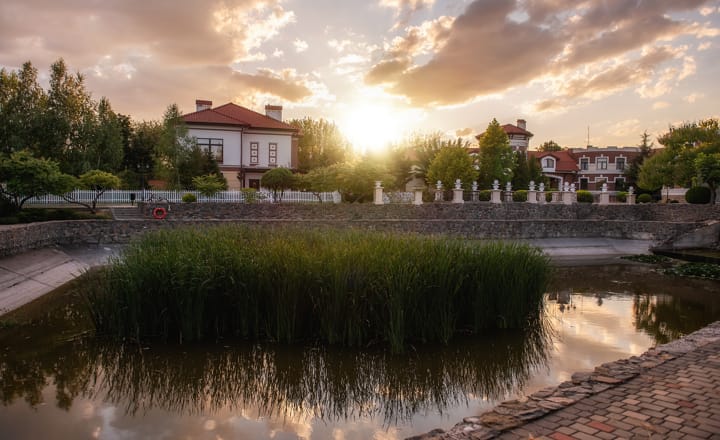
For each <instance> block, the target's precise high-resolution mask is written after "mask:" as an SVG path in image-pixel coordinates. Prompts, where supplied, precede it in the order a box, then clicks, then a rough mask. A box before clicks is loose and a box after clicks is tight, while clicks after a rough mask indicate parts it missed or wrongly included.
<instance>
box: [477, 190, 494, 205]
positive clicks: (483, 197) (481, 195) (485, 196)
mask: <svg viewBox="0 0 720 440" xmlns="http://www.w3.org/2000/svg"><path fill="white" fill-rule="evenodd" d="M491 193H492V191H490V190H489V189H483V190H481V191H478V200H479V201H481V202H489V201H490V198H491V197H492V194H491Z"/></svg>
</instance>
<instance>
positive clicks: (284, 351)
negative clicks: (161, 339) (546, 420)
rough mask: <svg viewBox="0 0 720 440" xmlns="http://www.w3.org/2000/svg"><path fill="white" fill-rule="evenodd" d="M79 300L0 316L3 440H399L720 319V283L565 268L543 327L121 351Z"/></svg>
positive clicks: (48, 301)
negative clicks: (396, 349) (388, 343)
mask: <svg viewBox="0 0 720 440" xmlns="http://www.w3.org/2000/svg"><path fill="white" fill-rule="evenodd" d="M70 295H71V294H70V293H58V294H55V295H54V296H53V295H50V296H48V297H47V298H43V299H42V300H41V301H40V302H38V303H34V304H31V305H29V307H26V308H25V310H22V311H21V313H20V314H19V315H17V316H19V318H16V319H17V320H18V321H17V322H15V323H14V321H13V320H12V319H9V320H8V319H5V320H3V327H2V328H0V399H1V401H2V406H0V432H1V433H2V435H1V436H2V438H3V439H35V438H55V439H83V438H103V439H121V438H194V439H195V438H198V439H202V438H207V439H218V438H223V439H227V438H253V439H254V438H275V439H295V438H303V439H337V440H346V439H367V438H374V439H401V438H405V437H408V436H410V435H414V434H419V433H423V432H427V431H429V430H431V429H434V428H438V427H440V428H445V429H447V428H449V427H451V426H453V425H454V424H455V423H457V422H459V421H461V420H462V418H463V417H467V416H470V415H476V414H478V413H480V412H482V411H484V410H486V409H489V408H491V407H492V406H494V405H495V404H496V403H498V402H499V401H502V400H506V399H508V398H512V397H515V396H519V395H523V394H529V393H532V392H534V391H536V390H538V389H540V388H544V387H546V386H551V385H557V384H558V383H560V382H562V381H564V380H567V379H569V377H570V375H571V374H572V373H574V372H576V371H588V370H591V369H592V368H594V367H595V366H597V365H599V364H601V363H604V362H608V361H613V360H616V359H620V358H625V357H628V356H631V355H636V354H640V353H642V352H644V351H646V350H647V349H648V348H649V347H651V346H653V345H656V344H660V343H665V342H667V341H670V340H672V339H675V338H678V337H680V336H681V335H684V334H687V333H690V332H692V331H694V330H696V329H698V328H701V327H703V326H705V325H707V324H709V323H710V322H713V321H715V320H717V319H720V283H718V282H717V281H704V280H695V279H679V278H670V277H667V276H663V275H659V274H655V273H654V272H651V271H650V270H649V269H648V268H647V267H645V266H642V265H618V266H593V267H570V268H559V269H557V270H556V274H555V277H554V281H553V285H552V286H551V288H550V289H549V292H548V295H547V301H546V321H545V323H544V324H543V325H536V326H534V327H533V329H532V330H528V331H524V332H502V333H494V334H492V335H485V336H483V337H476V338H472V339H461V340H459V341H455V342H453V343H452V344H451V345H450V346H447V347H437V346H417V347H411V348H410V349H409V350H408V353H406V354H404V355H391V354H389V353H387V352H385V351H383V350H380V349H367V350H363V351H353V350H347V349H335V348H321V347H312V346H311V347H286V346H281V345H272V344H240V343H218V344H217V345H213V346H210V347H208V346H207V345H204V346H198V345H183V346H181V347H179V348H178V347H175V348H167V347H154V346H153V347H146V346H136V345H125V346H123V345H118V344H115V343H110V342H106V341H101V340H97V339H94V338H89V337H86V336H84V335H86V333H87V329H88V328H89V327H88V323H87V322H84V321H83V319H82V318H81V315H80V313H79V311H78V307H79V306H78V304H76V303H75V302H73V301H69V300H68V297H71V296H70ZM28 316H34V317H33V319H32V320H31V322H30V324H24V323H23V322H24V321H23V319H25V317H28Z"/></svg>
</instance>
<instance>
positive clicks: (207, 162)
mask: <svg viewBox="0 0 720 440" xmlns="http://www.w3.org/2000/svg"><path fill="white" fill-rule="evenodd" d="M177 171H178V173H179V178H180V186H181V187H182V188H184V189H194V188H195V184H194V183H193V182H194V180H193V179H195V178H196V177H199V176H207V175H210V174H212V175H215V176H217V180H218V181H219V182H221V184H222V188H221V189H223V190H225V189H227V180H225V176H224V175H223V174H222V172H220V167H219V166H218V163H217V161H216V160H215V156H214V155H213V153H212V152H211V151H209V150H207V149H202V148H200V147H199V146H198V145H196V144H194V143H193V144H192V145H191V146H190V147H189V149H188V150H186V151H185V152H184V154H183V156H182V158H181V159H180V162H179V163H178V170H177Z"/></svg>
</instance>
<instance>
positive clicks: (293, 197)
mask: <svg viewBox="0 0 720 440" xmlns="http://www.w3.org/2000/svg"><path fill="white" fill-rule="evenodd" d="M185 194H193V195H195V197H196V198H197V201H198V202H200V203H245V202H246V199H247V197H248V196H247V195H246V193H244V192H242V191H220V192H219V193H217V194H215V195H214V196H212V197H206V196H204V195H202V194H200V193H199V192H197V191H163V190H118V189H115V190H108V191H105V192H104V193H103V194H102V195H101V196H100V198H99V199H98V205H131V204H132V203H137V202H142V201H148V200H161V199H165V200H168V201H169V202H170V203H181V202H182V198H183V196H184V195H185ZM65 196H66V197H67V198H69V199H71V200H75V201H78V202H82V203H88V204H89V203H92V201H93V199H94V198H95V191H88V190H81V189H76V190H74V191H71V192H69V193H67V194H65ZM319 196H320V199H321V200H322V201H323V203H340V200H341V198H340V194H339V193H338V192H337V191H336V192H324V193H320V194H319ZM251 197H252V196H251ZM252 201H253V202H257V203H272V202H273V198H272V193H271V192H269V191H265V190H260V191H257V192H255V193H254V197H253V200H252ZM318 202H319V200H318V196H317V195H316V194H315V193H311V192H304V191H285V193H284V194H283V196H282V203H318ZM26 204H31V205H67V204H69V202H68V201H67V200H65V199H64V198H63V197H61V196H56V195H45V196H40V197H33V198H31V199H30V200H28V201H27V202H26Z"/></svg>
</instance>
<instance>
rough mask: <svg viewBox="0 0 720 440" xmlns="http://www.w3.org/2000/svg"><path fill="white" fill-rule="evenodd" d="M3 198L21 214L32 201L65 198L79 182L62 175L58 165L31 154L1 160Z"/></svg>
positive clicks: (19, 152)
mask: <svg viewBox="0 0 720 440" xmlns="http://www.w3.org/2000/svg"><path fill="white" fill-rule="evenodd" d="M0 183H1V184H0V196H2V197H3V198H5V199H6V200H8V201H9V202H10V204H11V206H12V208H13V210H15V211H20V210H21V209H22V207H23V205H24V204H25V202H27V201H28V200H30V199H31V198H33V197H39V196H44V195H46V194H64V193H66V192H68V191H70V190H72V189H73V187H74V186H75V179H74V178H73V177H72V176H69V175H67V174H63V173H61V172H60V167H59V166H58V164H57V162H54V161H52V160H50V159H38V158H36V157H34V156H33V155H32V154H31V153H30V152H29V151H26V150H23V151H16V152H14V153H12V154H11V155H10V156H7V157H3V156H0Z"/></svg>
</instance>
